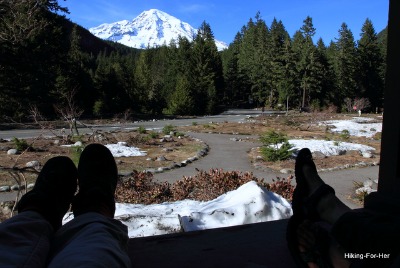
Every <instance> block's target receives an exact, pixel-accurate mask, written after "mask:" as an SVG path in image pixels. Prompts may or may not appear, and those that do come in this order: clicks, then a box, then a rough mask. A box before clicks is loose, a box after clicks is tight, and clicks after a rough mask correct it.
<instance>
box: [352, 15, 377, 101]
mask: <svg viewBox="0 0 400 268" xmlns="http://www.w3.org/2000/svg"><path fill="white" fill-rule="evenodd" d="M357 55H358V62H359V65H358V70H357V74H358V77H357V80H358V88H359V92H358V97H365V98H368V99H369V101H370V102H371V105H372V108H374V107H382V98H383V91H382V89H383V79H382V77H381V75H380V74H381V70H382V67H383V58H382V54H381V51H380V49H379V45H378V42H377V35H376V32H375V29H374V27H373V25H372V22H371V20H369V19H367V20H366V21H365V23H364V25H363V27H362V29H361V39H360V40H359V42H358V49H357Z"/></svg>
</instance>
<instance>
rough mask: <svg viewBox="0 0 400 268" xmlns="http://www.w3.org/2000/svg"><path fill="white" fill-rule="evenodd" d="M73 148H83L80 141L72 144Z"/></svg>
mask: <svg viewBox="0 0 400 268" xmlns="http://www.w3.org/2000/svg"><path fill="white" fill-rule="evenodd" d="M74 146H76V147H81V146H83V144H82V142H81V141H77V142H75V143H74Z"/></svg>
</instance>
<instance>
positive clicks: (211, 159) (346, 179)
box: [154, 133, 379, 208]
mask: <svg viewBox="0 0 400 268" xmlns="http://www.w3.org/2000/svg"><path fill="white" fill-rule="evenodd" d="M189 134H190V135H191V136H193V137H195V138H198V139H201V140H202V141H204V142H205V143H207V144H208V145H209V147H210V150H209V154H208V155H207V156H205V157H203V158H200V159H199V160H197V161H195V162H193V163H191V164H189V165H187V166H185V167H182V168H179V169H174V170H169V171H166V172H163V173H158V174H155V176H154V177H155V179H156V180H157V181H168V182H170V183H173V182H175V181H177V180H179V179H181V178H182V177H183V176H186V177H188V176H194V175H195V174H196V173H197V171H196V169H198V170H204V171H208V170H210V169H212V168H221V169H223V170H226V171H232V170H238V171H242V172H245V171H250V172H252V173H253V174H254V176H256V177H258V178H264V180H265V181H267V182H271V181H272V179H274V178H276V177H286V176H287V175H286V174H281V173H279V172H275V171H273V170H266V171H262V170H259V169H256V168H254V166H253V165H252V164H251V163H250V160H249V158H248V156H247V152H248V151H249V150H250V149H251V148H253V147H256V146H258V145H257V144H255V143H252V142H246V141H233V140H231V138H233V137H237V138H240V137H241V136H239V135H228V134H208V133H207V134H206V133H189ZM245 137H246V136H242V138H245ZM293 169H294V167H293ZM378 171H379V167H377V166H374V167H365V168H358V169H346V170H339V171H332V172H322V173H320V176H321V177H322V179H323V180H324V181H325V182H326V183H328V184H330V185H331V186H332V187H333V188H334V189H335V191H336V194H337V196H338V197H339V198H340V199H341V200H342V201H343V202H344V203H345V204H346V205H348V206H349V207H351V208H358V207H360V205H359V204H356V203H354V202H352V201H350V200H349V199H348V196H349V195H350V194H351V191H352V189H353V181H365V180H367V179H368V178H371V179H373V180H375V179H377V178H378Z"/></svg>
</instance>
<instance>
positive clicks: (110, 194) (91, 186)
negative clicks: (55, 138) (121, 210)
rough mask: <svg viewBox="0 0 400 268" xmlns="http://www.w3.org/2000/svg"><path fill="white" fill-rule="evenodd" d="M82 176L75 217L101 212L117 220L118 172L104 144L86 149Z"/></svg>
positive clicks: (75, 199) (80, 174)
mask: <svg viewBox="0 0 400 268" xmlns="http://www.w3.org/2000/svg"><path fill="white" fill-rule="evenodd" d="M78 174H79V175H78V184H79V193H78V194H77V195H76V196H75V198H74V200H73V202H72V210H73V212H74V216H75V217H76V216H79V215H81V214H83V213H87V212H97V213H100V214H103V215H104V216H107V217H110V218H113V217H114V213H115V199H114V193H115V189H116V186H117V181H118V169H117V165H116V164H115V160H114V157H113V156H112V154H111V152H110V150H108V149H107V147H105V146H103V145H101V144H90V145H88V146H86V148H85V149H84V150H83V152H82V155H81V158H80V160H79V165H78Z"/></svg>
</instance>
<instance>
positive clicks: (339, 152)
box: [338, 149, 347, 155]
mask: <svg viewBox="0 0 400 268" xmlns="http://www.w3.org/2000/svg"><path fill="white" fill-rule="evenodd" d="M346 152H347V151H346V150H344V149H340V150H339V151H338V155H345V154H346Z"/></svg>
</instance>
